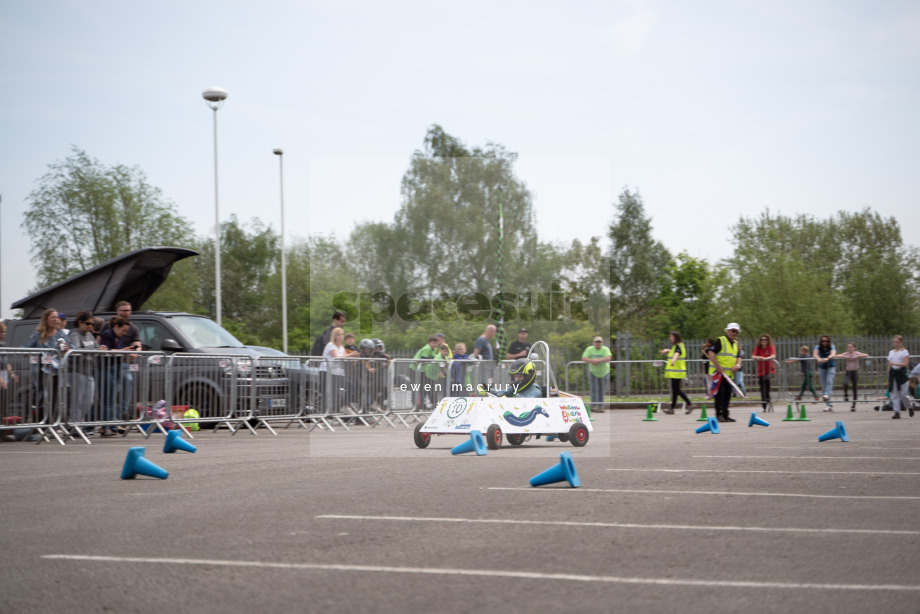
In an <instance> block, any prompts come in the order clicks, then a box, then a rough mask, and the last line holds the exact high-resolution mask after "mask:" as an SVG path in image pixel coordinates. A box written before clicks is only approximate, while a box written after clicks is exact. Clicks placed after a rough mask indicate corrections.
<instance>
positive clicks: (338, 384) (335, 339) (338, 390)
mask: <svg viewBox="0 0 920 614" xmlns="http://www.w3.org/2000/svg"><path fill="white" fill-rule="evenodd" d="M346 355H347V354H346V350H345V331H343V330H342V329H341V328H339V327H335V328H333V329H332V330H331V331H330V335H329V342H328V343H326V346H325V347H324V348H323V353H322V356H323V358H325V359H326V360H324V361H323V364H321V365H320V367H319V370H320V371H327V370H328V372H329V375H330V376H331V381H330V388H331V390H332V394H331V395H328V396H329V398H330V399H331V400H332V406H331V407H332V409H333V411H334V412H336V413H338V412H340V411H341V409H342V407H344V406H345V405H348V403H349V402H350V400H351V399H349V398H348V391H349V390H351V382H349V381H348V380H347V379H346V377H345V367H344V365H343V364H342V359H343V358H345V356H346Z"/></svg>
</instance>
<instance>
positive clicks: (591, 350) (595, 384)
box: [581, 335, 613, 413]
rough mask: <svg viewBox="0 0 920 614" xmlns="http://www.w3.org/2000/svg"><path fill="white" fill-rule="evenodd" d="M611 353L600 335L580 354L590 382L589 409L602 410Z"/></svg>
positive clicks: (611, 357) (601, 411)
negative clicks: (586, 364) (585, 365)
mask: <svg viewBox="0 0 920 614" xmlns="http://www.w3.org/2000/svg"><path fill="white" fill-rule="evenodd" d="M612 359H613V354H612V353H611V352H610V348H609V347H607V346H606V345H604V338H603V337H601V336H600V335H598V336H596V337H595V338H594V343H593V344H592V345H589V346H588V347H586V348H585V351H584V352H582V354H581V360H582V362H586V363H588V364H589V365H591V366H589V367H588V380H590V382H591V386H590V389H591V411H593V412H598V413H603V412H604V407H603V403H604V395H606V394H607V383H608V382H609V381H610V361H611V360H612Z"/></svg>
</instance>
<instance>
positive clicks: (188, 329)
mask: <svg viewBox="0 0 920 614" xmlns="http://www.w3.org/2000/svg"><path fill="white" fill-rule="evenodd" d="M172 321H173V323H174V324H175V325H176V328H178V329H179V330H180V331H182V334H183V335H184V336H185V338H186V339H188V341H189V343H190V344H191V347H193V348H196V349H197V348H241V347H243V344H242V343H240V341H239V340H238V339H237V338H236V337H234V336H233V335H231V334H230V333H228V332H227V331H225V330H224V329H223V328H221V327H220V326H218V324H217V322H214V321H213V320H209V319H207V318H198V317H195V316H176V317H174V318H172Z"/></svg>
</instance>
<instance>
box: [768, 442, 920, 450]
mask: <svg viewBox="0 0 920 614" xmlns="http://www.w3.org/2000/svg"><path fill="white" fill-rule="evenodd" d="M850 443H852V442H850ZM760 447H761V448H763V449H765V450H827V446H760ZM848 447H849V446H848ZM852 447H856V446H852ZM859 449H860V450H913V451H917V450H920V448H886V447H884V446H860V447H859Z"/></svg>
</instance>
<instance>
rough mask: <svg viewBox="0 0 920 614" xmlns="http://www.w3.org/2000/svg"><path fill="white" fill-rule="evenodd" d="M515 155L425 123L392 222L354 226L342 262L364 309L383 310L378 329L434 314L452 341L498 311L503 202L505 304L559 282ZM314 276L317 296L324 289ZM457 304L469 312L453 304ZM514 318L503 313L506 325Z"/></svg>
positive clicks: (396, 329)
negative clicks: (470, 143) (363, 301)
mask: <svg viewBox="0 0 920 614" xmlns="http://www.w3.org/2000/svg"><path fill="white" fill-rule="evenodd" d="M516 160H517V155H516V154H514V153H512V152H509V151H507V150H506V149H505V148H504V147H502V146H500V145H497V144H494V143H487V144H486V145H485V146H482V147H479V146H476V147H467V146H466V145H464V144H463V143H462V142H461V141H460V140H459V139H457V138H455V137H453V136H451V135H449V134H447V133H446V132H445V131H444V129H443V128H441V127H440V126H437V125H433V126H431V127H430V128H429V129H428V132H427V134H426V136H425V140H424V148H423V149H422V150H420V151H416V152H415V153H414V154H413V156H412V159H411V161H410V164H409V168H408V169H407V171H406V173H405V174H404V176H403V179H402V188H401V192H402V203H401V205H400V208H399V210H398V211H397V212H396V215H395V216H394V219H393V222H392V223H378V222H373V223H362V224H359V225H357V226H356V227H355V229H354V231H353V232H352V234H351V236H350V237H349V239H348V250H347V256H346V258H345V261H346V263H347V267H346V268H347V269H348V270H349V271H351V272H353V273H354V276H355V281H356V282H357V283H356V285H355V286H354V287H352V288H350V289H349V291H350V293H351V294H363V295H365V297H370V298H369V299H368V300H369V301H370V304H369V305H368V304H366V305H364V309H365V312H364V313H369V311H368V310H369V309H372V310H373V312H374V313H375V314H377V315H379V316H380V317H376V316H375V318H374V327H377V326H380V329H382V330H386V331H387V334H388V335H401V334H405V335H407V336H408V337H412V338H413V339H414V335H416V334H418V335H421V334H422V333H416V332H415V330H416V329H417V328H419V324H420V323H422V322H431V321H432V320H433V322H432V324H431V325H432V326H433V325H435V324H436V325H437V326H438V329H439V330H442V331H444V332H445V333H448V332H450V331H451V329H454V331H455V333H456V337H455V338H462V339H464V340H465V339H467V338H471V339H474V338H475V335H478V334H479V332H481V328H482V326H483V324H484V321H485V320H491V319H493V318H494V316H495V314H494V313H490V308H491V307H494V306H495V305H494V304H493V303H492V299H493V298H494V297H495V295H496V294H497V292H498V259H499V252H498V247H499V241H498V239H499V224H498V221H499V203H501V206H502V208H503V212H504V242H503V243H504V244H503V253H502V255H503V258H504V267H503V269H504V276H505V279H504V282H505V283H504V286H503V292H504V293H505V294H506V297H505V298H506V301H511V300H512V299H515V300H516V299H517V298H518V295H523V294H526V292H527V291H528V290H529V289H531V288H534V289H536V288H537V286H539V285H540V284H541V283H542V284H544V285H546V286H548V285H549V282H550V281H551V280H552V279H555V277H554V270H558V262H556V261H557V256H556V253H555V252H554V250H553V249H552V248H551V247H550V246H547V245H545V244H541V243H539V242H538V241H537V235H536V230H535V223H534V215H533V205H532V201H531V195H530V192H529V191H528V190H527V188H526V186H525V185H524V183H523V182H522V181H520V180H519V179H517V178H516V177H515V175H514V163H515V161H516ZM554 267H555V268H554ZM312 281H313V284H314V286H313V287H314V298H315V296H316V295H315V292H316V290H318V289H319V287H320V286H317V285H316V283H317V279H316V278H315V277H314V278H313V280H312ZM374 297H379V298H380V300H379V301H378V300H377V299H375V298H374ZM464 297H466V299H464ZM473 297H475V300H474V298H473ZM387 300H390V301H392V304H387ZM458 302H460V303H462V304H464V305H466V304H467V303H469V304H474V305H473V306H474V307H475V308H471V309H466V310H463V308H461V309H460V310H458V307H457V304H458ZM394 308H395V310H396V313H395V315H394V316H393V317H392V319H390V320H389V321H387V322H383V321H382V320H383V319H385V318H384V316H385V315H386V314H387V313H392V312H393V311H394ZM515 315H516V314H514V313H512V312H511V310H509V312H508V313H507V314H506V322H507V323H509V324H510V322H511V320H513V317H512V316H515ZM365 320H367V318H365ZM474 329H475V331H476V332H475V335H474V334H473V331H474ZM364 330H365V332H368V334H369V330H367V329H366V328H365V329H364ZM461 331H466V332H461ZM423 332H424V334H425V335H427V334H428V332H431V331H430V330H426V331H423ZM420 339H421V340H422V341H421V342H422V343H423V342H424V337H420Z"/></svg>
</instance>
